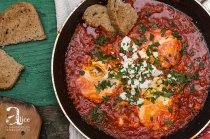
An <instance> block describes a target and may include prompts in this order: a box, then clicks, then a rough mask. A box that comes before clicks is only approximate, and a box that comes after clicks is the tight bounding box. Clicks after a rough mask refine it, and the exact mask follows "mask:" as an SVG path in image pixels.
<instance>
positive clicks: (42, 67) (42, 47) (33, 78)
mask: <svg viewBox="0 0 210 139" xmlns="http://www.w3.org/2000/svg"><path fill="white" fill-rule="evenodd" d="M19 1H21V0H1V4H0V13H2V12H3V11H4V10H5V9H6V8H7V7H9V6H11V5H12V4H14V3H15V2H19ZM27 2H30V3H31V4H33V5H34V7H35V8H36V10H37V12H38V14H39V17H40V19H41V22H42V25H43V28H44V31H45V33H46V35H47V39H46V40H42V41H35V42H27V43H21V44H17V45H9V46H7V47H5V48H3V50H5V51H6V52H7V53H8V54H9V55H10V56H12V57H13V58H14V59H15V60H16V61H17V62H18V63H20V64H22V65H24V67H25V70H24V71H23V72H22V74H21V76H20V78H19V80H18V82H17V84H16V85H15V87H13V88H12V89H10V90H8V91H0V96H6V97H10V98H14V99H18V100H22V101H25V102H30V103H32V104H34V105H36V106H47V105H53V104H57V100H56V98H55V95H54V91H53V87H52V81H51V55H52V49H53V46H54V41H55V38H56V35H57V31H56V14H55V4H54V0H27ZM0 49H1V48H0Z"/></svg>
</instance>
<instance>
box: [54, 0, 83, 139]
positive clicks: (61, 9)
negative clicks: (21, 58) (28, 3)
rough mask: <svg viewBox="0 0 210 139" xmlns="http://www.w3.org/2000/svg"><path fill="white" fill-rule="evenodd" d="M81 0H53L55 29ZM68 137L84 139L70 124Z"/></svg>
mask: <svg viewBox="0 0 210 139" xmlns="http://www.w3.org/2000/svg"><path fill="white" fill-rule="evenodd" d="M81 1H82V0H55V8H56V19H57V30H59V29H60V28H61V26H62V25H63V23H64V21H65V20H66V18H67V17H68V15H69V14H70V13H71V12H72V11H73V10H74V8H75V7H76V6H77V5H78V4H79V3H80V2H81ZM69 134H70V135H69V139H85V138H84V137H83V136H82V135H81V134H80V133H79V132H78V131H77V130H76V129H75V128H74V126H72V125H71V124H70V126H69Z"/></svg>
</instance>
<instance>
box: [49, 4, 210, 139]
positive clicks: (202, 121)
mask: <svg viewBox="0 0 210 139" xmlns="http://www.w3.org/2000/svg"><path fill="white" fill-rule="evenodd" d="M158 1H160V2H164V3H166V4H168V5H171V6H173V7H174V8H176V9H178V10H180V11H182V12H183V13H185V14H187V15H188V16H190V17H191V18H192V19H193V23H194V24H195V25H196V26H197V27H198V29H199V30H200V32H201V33H202V34H203V37H204V39H205V41H206V43H207V45H208V49H210V37H209V36H210V34H209V33H210V27H209V24H210V16H209V14H208V13H207V12H206V10H204V9H203V8H202V6H201V5H200V4H198V3H197V2H196V1H194V0H158ZM96 3H100V4H107V0H83V1H82V2H81V3H80V5H79V6H78V7H77V9H75V10H74V12H73V13H71V14H70V15H69V17H68V18H67V20H66V22H65V23H64V25H63V27H62V28H61V29H60V31H59V33H58V36H57V39H56V41H55V45H54V50H53V53H52V63H51V74H52V81H53V87H54V91H55V95H56V97H57V100H58V102H59V105H60V107H61V109H62V110H63V113H64V114H65V116H66V117H67V119H68V120H69V121H70V122H71V124H72V125H73V126H74V127H75V128H76V129H77V130H78V131H79V132H80V133H81V134H82V135H83V136H85V137H86V138H91V139H99V138H101V139H114V138H113V137H111V136H109V135H107V134H105V133H104V132H103V131H99V130H98V129H94V128H93V127H92V126H90V125H88V124H87V123H85V122H84V121H83V120H82V118H81V117H80V115H79V113H78V112H77V110H76V109H75V107H74V105H73V102H72V100H71V99H70V98H69V96H68V92H67V83H66V75H65V67H64V63H65V53H66V51H67V47H68V45H69V42H70V39H71V37H72V35H73V33H74V30H75V28H76V26H77V24H78V23H83V21H82V18H81V17H82V14H83V12H84V11H85V9H86V8H87V7H88V6H90V5H93V4H96ZM208 93H210V91H208ZM209 123H210V95H208V97H207V100H206V102H205V105H204V107H203V109H202V110H201V111H200V112H199V114H198V115H197V116H196V117H195V118H194V119H193V120H192V121H190V122H189V123H188V124H187V126H185V127H184V128H182V129H179V130H178V131H176V132H174V133H173V134H171V135H169V136H167V137H165V139H189V138H194V137H195V136H196V135H198V134H199V133H200V132H201V131H202V130H203V129H204V128H205V127H206V126H207V125H208V124H209Z"/></svg>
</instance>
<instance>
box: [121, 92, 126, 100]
mask: <svg viewBox="0 0 210 139" xmlns="http://www.w3.org/2000/svg"><path fill="white" fill-rule="evenodd" d="M126 94H127V93H126V92H122V93H121V94H120V97H121V98H122V100H127V97H126Z"/></svg>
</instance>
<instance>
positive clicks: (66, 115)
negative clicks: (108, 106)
mask: <svg viewBox="0 0 210 139" xmlns="http://www.w3.org/2000/svg"><path fill="white" fill-rule="evenodd" d="M85 1H87V0H82V1H81V2H80V3H79V4H78V5H77V6H76V7H75V8H74V9H73V11H72V12H71V13H70V14H69V15H68V17H67V18H66V19H65V21H64V23H63V24H62V25H61V27H60V29H59V30H58V34H57V36H56V39H55V43H54V46H53V51H52V57H51V77H52V84H53V89H54V93H55V96H56V99H57V101H58V104H59V106H60V108H61V110H62V112H63V114H64V115H65V117H66V118H67V119H68V121H69V122H70V124H71V125H72V126H73V127H74V128H75V129H76V130H77V131H78V132H79V133H80V134H81V135H82V136H83V137H85V138H86V139H90V138H89V137H88V136H87V135H86V134H85V133H83V132H82V131H81V130H80V129H79V128H78V127H77V126H76V125H75V124H74V122H73V121H72V120H71V119H70V118H69V116H68V114H67V113H66V111H65V109H64V107H63V105H62V104H61V101H60V99H59V96H58V92H57V90H56V85H55V80H54V69H53V67H54V55H55V49H56V46H57V42H58V39H59V37H60V34H61V32H62V30H63V27H64V26H65V25H66V23H67V21H68V20H69V18H70V17H71V16H72V14H73V13H74V12H75V11H76V9H78V8H79V7H80V6H81V5H82V4H83V3H84V2H85ZM194 1H195V2H196V3H197V4H199V5H200V6H201V7H202V8H203V9H204V10H205V12H206V13H207V14H208V15H209V16H210V12H209V11H208V10H207V8H206V7H205V6H204V5H203V4H202V3H201V2H199V1H198V0H194ZM209 124H210V119H209V121H208V122H207V123H206V124H205V125H204V126H203V127H202V128H201V129H200V130H199V131H198V132H197V133H196V134H195V135H193V136H192V137H191V138H190V139H194V138H196V137H197V136H198V135H199V134H201V132H203V131H204V130H205V129H206V127H207V126H208V125H209Z"/></svg>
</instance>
